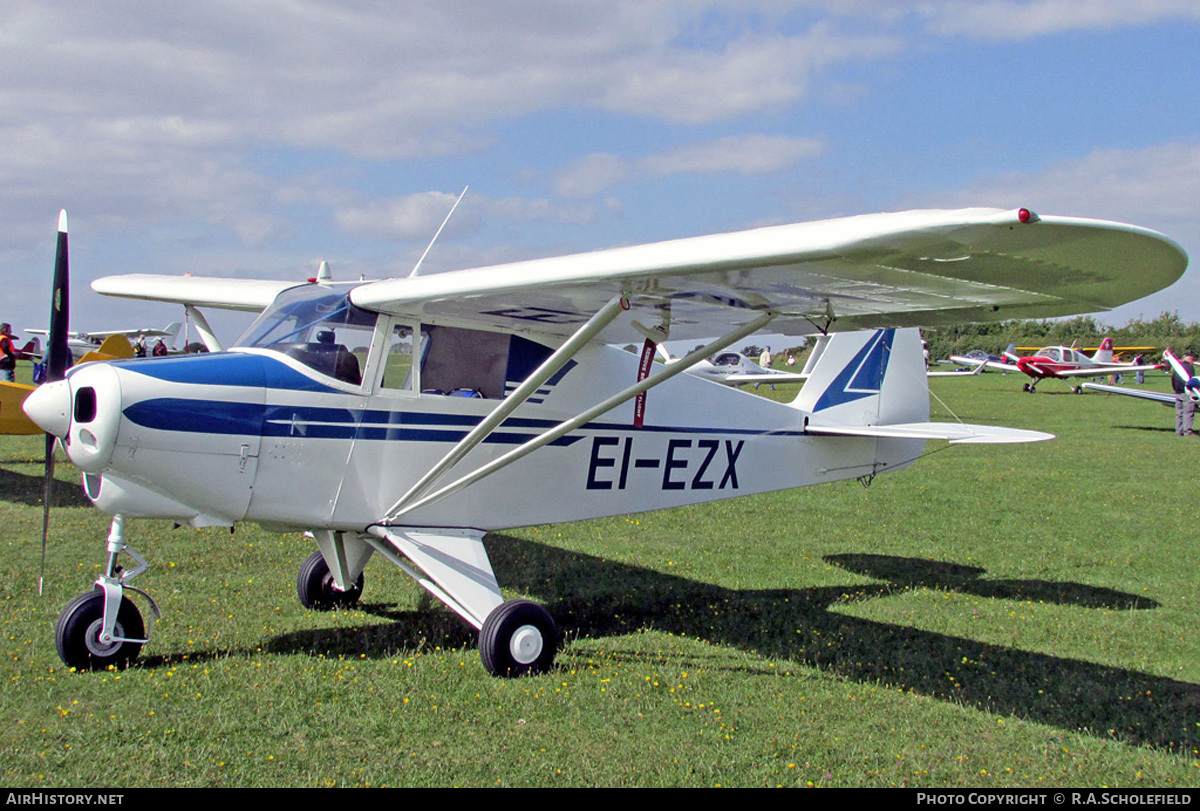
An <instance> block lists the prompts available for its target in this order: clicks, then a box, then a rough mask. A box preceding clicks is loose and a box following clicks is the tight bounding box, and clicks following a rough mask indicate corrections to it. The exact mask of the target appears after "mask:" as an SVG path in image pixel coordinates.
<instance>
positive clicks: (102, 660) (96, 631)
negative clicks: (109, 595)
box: [54, 590, 146, 670]
mask: <svg viewBox="0 0 1200 811" xmlns="http://www.w3.org/2000/svg"><path fill="white" fill-rule="evenodd" d="M103 627H104V591H103V590H97V591H89V592H88V593H87V594H81V595H79V596H78V597H76V598H75V599H74V600H72V601H71V602H70V603H69V604H68V605H67V607H66V608H64V609H63V611H62V613H61V614H59V615H58V624H57V625H56V626H55V628H54V643H55V645H56V646H57V647H58V655H59V658H61V659H62V660H63V663H64V664H66V665H67V666H68V667H73V668H75V669H76V670H104V669H105V668H107V667H109V666H112V667H116V668H118V669H121V668H125V667H128V666H129V664H130V662H132V661H133V660H134V659H135V658H137V655H138V652H139V651H140V650H141V649H142V643H141V642H110V643H107V644H105V643H103V642H101V641H100V631H101V630H102V629H103ZM113 635H114V636H118V637H125V638H127V639H143V638H145V636H146V626H145V624H143V622H142V615H141V612H139V611H138V610H137V606H135V605H134V604H133V601H132V600H130V599H129V598H128V597H122V598H121V604H120V606H119V607H118V609H117V624H116V626H115V627H114V628H113Z"/></svg>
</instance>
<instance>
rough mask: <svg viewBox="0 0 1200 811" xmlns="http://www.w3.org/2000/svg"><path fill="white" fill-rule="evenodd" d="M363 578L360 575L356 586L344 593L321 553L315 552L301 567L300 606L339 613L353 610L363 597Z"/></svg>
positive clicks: (355, 583) (298, 592) (297, 586)
mask: <svg viewBox="0 0 1200 811" xmlns="http://www.w3.org/2000/svg"><path fill="white" fill-rule="evenodd" d="M362 590H363V576H362V575H361V574H359V576H358V579H357V580H355V581H354V585H352V586H351V587H350V588H348V589H346V590H345V591H342V590H341V589H339V588H338V587H337V586H336V585H335V584H334V582H333V573H332V572H330V571H329V564H327V563H326V562H325V556H324V555H322V554H321V553H320V552H314V553H313V554H312V555H310V556H309V558H308V560H306V561H304V564H303V565H302V566H301V567H300V574H299V575H297V577H296V593H297V594H298V595H299V597H300V604H301V605H303V606H304V607H305V608H308V609H312V610H313V611H337V610H339V609H344V608H353V607H354V606H356V605H357V604H358V599H359V598H360V597H362Z"/></svg>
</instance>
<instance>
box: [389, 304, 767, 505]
mask: <svg viewBox="0 0 1200 811" xmlns="http://www.w3.org/2000/svg"><path fill="white" fill-rule="evenodd" d="M777 315H778V313H776V312H766V313H763V314H762V315H760V316H759V317H758V318H756V319H754V320H753V321H750V322H749V323H747V324H743V325H742V326H740V327H738V328H737V329H735V330H734V331H733V332H730V333H727V334H725V335H723V336H721V337H720V338H717V339H716V340H715V341H713V342H711V343H709V344H707V345H705V346H702V347H700V348H699V349H696V350H694V351H692V352H690V353H689V354H687V355H685V356H684V357H683V358H682V359H681V360H680V361H679V362H678V363H672V364H671V365H670V366H666V367H664V368H663V369H661V370H659V371H657V372H655V373H654V374H652V375H650V376H649V377H647V378H646V379H645V380H640V381H638V382H637V383H635V384H634V385H632V386H630V387H629V388H627V389H625V390H623V391H620V392H618V393H617V394H614V395H613V396H611V397H609V398H608V399H607V400H604V401H602V402H600V403H597V404H596V405H594V406H592V407H591V408H589V409H588V410H587V411H584V412H582V413H580V414H579V415H577V416H575V417H572V418H571V419H569V420H566V421H564V422H560V423H559V424H558V425H556V426H554V427H553V428H551V429H550V430H549V431H546V432H545V433H544V434H541V435H539V436H537V437H534V438H533V439H531V440H529V441H528V442H526V443H525V444H523V445H520V446H518V447H516V448H513V449H512V450H511V451H509V452H508V453H506V454H504V455H502V456H498V457H496V458H495V459H493V460H492V461H491V462H489V463H487V464H486V465H483V466H482V467H480V468H478V469H476V470H475V471H473V472H471V473H468V474H467V475H466V476H463V477H462V478H460V479H458V480H456V481H454V482H452V483H450V484H448V485H446V486H445V487H443V488H442V489H440V490H438V491H436V492H434V493H432V494H430V495H427V496H425V497H424V498H421V499H420V500H417V501H410V502H409V503H407V504H404V505H402V506H398V507H393V508H392V509H391V510H389V511H388V513H387V515H386V516H384V519H383V521H382V522H380V523H382V524H384V525H385V526H386V524H387V522H388V521H393V520H395V519H396V518H398V517H400V516H401V515H403V514H404V513H407V512H411V511H413V510H415V509H417V508H419V507H424V506H425V505H427V504H432V503H433V502H435V501H440V500H441V499H443V498H445V497H446V496H448V495H451V494H452V493H456V492H458V491H459V490H461V489H463V488H464V487H467V486H468V485H471V484H474V483H475V482H477V481H479V480H480V479H482V478H484V477H486V476H490V475H491V474H493V473H495V472H496V471H498V470H500V469H501V468H504V467H507V466H508V465H511V464H512V463H513V462H516V461H517V460H519V459H522V458H524V457H526V456H528V455H529V454H531V453H533V452H534V451H536V450H537V449H538V448H541V447H543V446H544V445H548V444H550V443H551V442H553V441H554V440H556V439H558V438H559V437H561V436H565V435H566V434H569V433H570V432H571V431H574V430H575V429H576V428H578V427H580V426H581V425H584V424H585V423H587V422H589V421H590V420H593V419H595V418H596V417H598V416H600V415H601V414H604V413H606V412H608V411H611V410H612V409H614V408H616V407H617V406H619V405H621V404H622V403H624V402H626V401H627V400H631V399H633V398H634V397H637V396H638V395H639V394H641V393H642V392H644V391H648V390H650V389H652V388H654V387H655V386H657V385H658V384H659V383H662V382H664V381H666V380H668V379H669V378H672V377H674V376H675V375H677V374H681V373H683V372H686V371H687V370H688V369H690V368H692V367H693V366H695V365H696V364H697V363H699V362H700V361H702V360H704V359H705V358H707V357H708V356H709V355H712V354H713V353H714V352H720V351H721V350H722V349H725V348H726V347H728V346H730V345H732V344H734V343H736V342H737V341H740V340H741V339H742V338H745V337H746V336H747V335H750V334H752V333H754V332H758V331H759V330H760V329H762V328H763V327H765V326H766V325H767V324H769V323H771V321H772V320H773V319H774V318H775V316H777Z"/></svg>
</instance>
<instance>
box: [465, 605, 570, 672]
mask: <svg viewBox="0 0 1200 811" xmlns="http://www.w3.org/2000/svg"><path fill="white" fill-rule="evenodd" d="M557 653H558V628H557V627H556V626H555V624H554V620H553V619H552V618H551V617H550V614H549V613H548V612H547V611H546V609H545V608H542V606H540V605H538V604H537V603H535V602H531V601H529V600H510V601H508V602H507V603H503V604H501V605H500V606H497V607H496V608H495V609H493V611H492V613H490V614H488V616H487V619H486V620H484V623H483V628H482V629H480V631H479V657H480V659H482V660H483V666H484V668H485V669H486V670H487V672H488V673H491V674H492V675H493V676H505V677H511V676H526V675H535V674H538V673H545V672H546V671H547V670H549V669H550V667H551V666H552V665H553V664H554V656H555V654H557Z"/></svg>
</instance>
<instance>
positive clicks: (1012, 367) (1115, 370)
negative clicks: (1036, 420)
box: [950, 338, 1158, 394]
mask: <svg viewBox="0 0 1200 811" xmlns="http://www.w3.org/2000/svg"><path fill="white" fill-rule="evenodd" d="M1004 356H1005V357H1006V358H1008V359H1009V361H1010V362H1009V363H1004V362H1003V361H993V360H989V361H985V365H986V366H987V367H988V368H989V369H999V370H1001V371H1005V372H1021V373H1022V374H1026V375H1029V376H1030V377H1031V378H1033V382H1032V383H1026V384H1025V387H1024V391H1027V392H1029V393H1030V394H1033V393H1035V392H1036V391H1037V384H1038V383H1040V382H1042V381H1043V380H1045V379H1047V378H1053V379H1055V380H1064V381H1066V380H1070V379H1071V378H1073V377H1102V376H1104V375H1112V374H1127V373H1129V372H1136V371H1139V370H1141V371H1147V370H1150V369H1157V368H1158V364H1154V363H1148V364H1147V363H1143V364H1141V365H1138V364H1133V363H1118V362H1116V361H1114V360H1113V341H1112V338H1105V339H1104V340H1103V341H1102V342H1101V343H1100V348H1099V349H1097V350H1096V354H1094V355H1092V356H1091V357H1090V358H1089V357H1088V356H1087V355H1085V354H1083V353H1082V352H1080V351H1079V350H1078V349H1075V348H1074V347H1071V346H1047V347H1044V348H1043V349H1040V350H1038V352H1037V354H1036V355H1026V356H1024V357H1022V356H1018V355H1016V354H1014V353H1013V352H1012V350H1011V349H1009V350H1006V351H1005V352H1004ZM950 360H952V361H954V362H955V363H964V364H966V363H979V361H978V360H973V359H971V358H969V357H966V356H965V355H953V356H951V358H950ZM1071 389H1072V391H1074V392H1075V393H1076V394H1078V393H1079V392H1080V387H1079V386H1072V387H1071Z"/></svg>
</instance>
